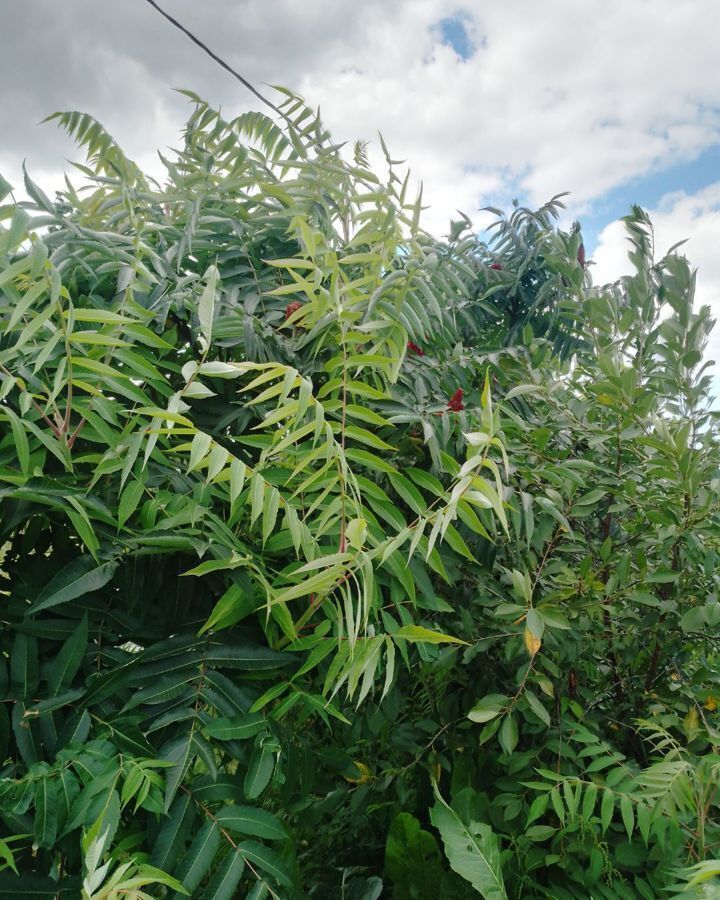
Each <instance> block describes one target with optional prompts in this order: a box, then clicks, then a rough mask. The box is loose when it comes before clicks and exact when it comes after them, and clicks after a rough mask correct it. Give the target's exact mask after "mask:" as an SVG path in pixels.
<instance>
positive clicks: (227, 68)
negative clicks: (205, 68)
mask: <svg viewBox="0 0 720 900" xmlns="http://www.w3.org/2000/svg"><path fill="white" fill-rule="evenodd" d="M146 3H149V4H150V6H152V7H153V8H154V9H155V10H157V12H159V13H160V15H161V16H163V17H164V18H165V19H167V20H168V22H170V24H171V25H174V26H175V27H176V28H178V29H179V30H180V31H182V33H183V34H184V35H186V36H187V37H189V38H190V40H191V41H192V42H193V44H196V45H197V46H198V47H199V48H200V49H201V50H203V51H204V52H205V53H207V55H208V56H209V57H210V58H211V59H213V60H214V61H215V62H216V63H217V64H218V65H219V66H220V67H221V68H223V69H225V71H226V72H229V73H230V74H231V75H232V76H233V77H234V78H237V80H238V81H239V82H240V83H241V84H242V85H244V86H245V87H246V88H247V89H248V90H249V91H250V93H252V94H254V95H255V96H256V97H257V98H258V100H261V101H262V102H263V103H264V104H265V105H266V106H269V107H270V109H272V110H273V111H274V112H276V113H277V114H278V115H279V116H282V118H283V119H285V118H286V116H285V114H284V113H283V112H282V110H280V109H278V107H277V106H275V104H274V103H272V101H270V100H268V99H267V97H263V95H262V94H261V93H260V91H258V90H257V89H256V88H255V87H253V85H252V84H250V82H249V81H248V80H247V78H243V76H242V75H241V74H240V73H239V72H236V71H235V69H233V68H232V66H230V65H228V64H227V63H226V62H225V60H224V59H221V58H220V57H219V56H218V55H217V53H213V51H212V50H211V49H210V48H209V47H208V46H207V44H204V43H203V42H202V41H201V40H200V38H198V37H196V36H195V35H194V34H193V33H192V31H189V30H188V29H187V28H186V27H185V26H184V25H183V24H181V23H180V22H178V20H177V19H175V18H174V17H173V16H171V15H170V13H168V12H165V10H164V9H163V8H162V7H160V6H158V4H157V3H156V2H155V0H146Z"/></svg>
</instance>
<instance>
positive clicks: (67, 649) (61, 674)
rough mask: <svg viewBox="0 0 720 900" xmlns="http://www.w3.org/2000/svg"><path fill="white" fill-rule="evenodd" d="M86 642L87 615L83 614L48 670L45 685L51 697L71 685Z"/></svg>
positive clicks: (79, 664)
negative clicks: (46, 684)
mask: <svg viewBox="0 0 720 900" xmlns="http://www.w3.org/2000/svg"><path fill="white" fill-rule="evenodd" d="M87 640H88V617H87V613H84V615H83V617H82V619H81V620H80V623H79V625H78V626H77V628H76V629H75V631H74V632H73V633H72V634H71V635H70V637H69V638H68V639H67V640H66V641H65V643H64V644H63V645H62V647H61V648H60V651H59V652H58V654H57V656H56V657H55V659H54V660H53V661H52V663H51V664H50V667H49V668H48V673H47V683H48V686H49V688H50V693H51V694H52V695H53V696H54V695H56V694H59V693H60V689H61V688H63V687H65V686H66V685H69V684H71V683H72V680H73V678H74V677H75V675H76V674H77V673H78V671H79V669H80V666H81V664H82V661H83V657H84V656H85V650H86V648H87Z"/></svg>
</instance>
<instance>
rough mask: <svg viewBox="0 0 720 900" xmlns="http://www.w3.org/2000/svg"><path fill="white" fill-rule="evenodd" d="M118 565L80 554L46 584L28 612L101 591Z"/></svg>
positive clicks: (37, 611) (34, 611)
mask: <svg viewBox="0 0 720 900" xmlns="http://www.w3.org/2000/svg"><path fill="white" fill-rule="evenodd" d="M117 566H118V564H117V562H116V561H113V562H107V563H103V564H102V565H98V564H97V563H96V562H95V560H94V559H92V558H91V557H89V556H78V557H77V559H74V560H73V561H72V562H71V563H68V565H66V566H65V568H64V569H61V570H60V571H59V572H58V573H57V574H56V575H55V576H54V577H53V578H52V579H51V580H50V581H49V582H48V584H46V585H45V587H44V588H43V589H42V591H40V593H39V594H38V596H37V599H36V600H35V602H34V603H33V604H32V605H31V606H30V608H29V610H28V613H39V612H40V611H41V610H43V609H49V608H50V607H51V606H58V605H59V604H61V603H67V602H68V601H69V600H76V599H77V598H78V597H82V596H84V595H85V594H89V593H91V592H92V591H99V590H100V588H103V587H105V585H106V584H107V583H108V582H109V581H110V580H111V579H112V577H113V575H114V574H115V570H116V569H117Z"/></svg>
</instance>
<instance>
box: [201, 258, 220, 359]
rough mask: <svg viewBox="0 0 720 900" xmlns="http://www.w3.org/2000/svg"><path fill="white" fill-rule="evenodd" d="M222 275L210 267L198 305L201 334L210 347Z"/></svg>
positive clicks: (213, 267) (215, 268) (206, 273)
mask: <svg viewBox="0 0 720 900" xmlns="http://www.w3.org/2000/svg"><path fill="white" fill-rule="evenodd" d="M219 277H220V273H219V272H218V270H217V267H216V266H208V269H207V271H206V272H205V289H204V290H203V292H202V294H201V296H200V301H199V303H198V319H199V320H200V332H201V334H202V336H203V337H204V338H205V340H206V341H207V344H208V346H209V345H210V341H211V340H212V329H213V318H214V315H215V297H216V295H217V282H218V279H219Z"/></svg>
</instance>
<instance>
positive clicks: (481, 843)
mask: <svg viewBox="0 0 720 900" xmlns="http://www.w3.org/2000/svg"><path fill="white" fill-rule="evenodd" d="M434 790H435V797H436V800H437V802H436V804H435V806H433V807H432V808H431V810H430V821H431V822H432V823H433V825H434V826H435V828H437V830H438V831H439V832H440V837H441V838H442V840H443V844H444V846H445V853H446V855H447V858H448V862H449V863H450V868H451V869H452V870H453V871H454V872H457V873H458V875H461V876H462V877H463V878H464V879H465V880H466V881H468V882H469V883H470V884H471V885H472V886H473V887H474V888H475V890H476V891H477V892H478V893H479V894H480V895H481V896H482V897H484V898H485V900H507V894H506V892H505V885H504V883H503V877H502V872H501V869H500V848H499V846H498V841H497V837H496V836H495V834H494V833H493V830H492V828H490V826H489V825H485V824H481V823H479V822H470V823H469V824H466V823H465V822H463V820H462V819H461V818H460V816H459V815H458V814H457V813H456V812H455V810H454V809H452V807H450V806H448V804H447V803H446V802H445V800H443V798H442V796H441V795H440V792H439V791H438V789H437V786H436V785H435V786H434Z"/></svg>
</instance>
